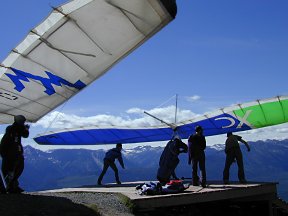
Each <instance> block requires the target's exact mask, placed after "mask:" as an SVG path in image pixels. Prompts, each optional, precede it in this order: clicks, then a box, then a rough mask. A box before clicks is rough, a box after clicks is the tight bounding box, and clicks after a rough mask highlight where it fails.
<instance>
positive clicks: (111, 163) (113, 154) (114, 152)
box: [97, 143, 125, 185]
mask: <svg viewBox="0 0 288 216" xmlns="http://www.w3.org/2000/svg"><path fill="white" fill-rule="evenodd" d="M121 151H122V143H117V144H116V148H113V149H110V150H109V151H107V152H106V154H105V157H104V164H103V170H102V172H101V174H100V176H99V178H98V181H97V183H98V185H102V179H103V176H104V175H105V173H106V171H107V169H108V168H109V167H111V168H112V169H113V171H114V173H115V179H116V182H117V184H121V181H120V180H119V173H118V169H117V166H116V164H115V159H118V161H119V163H120V165H121V166H122V168H123V169H125V166H124V163H123V158H122V153H121Z"/></svg>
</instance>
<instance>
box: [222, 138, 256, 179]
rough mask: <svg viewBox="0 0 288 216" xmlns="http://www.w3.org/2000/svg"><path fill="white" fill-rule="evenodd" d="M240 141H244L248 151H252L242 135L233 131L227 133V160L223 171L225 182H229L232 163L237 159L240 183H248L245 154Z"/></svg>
mask: <svg viewBox="0 0 288 216" xmlns="http://www.w3.org/2000/svg"><path fill="white" fill-rule="evenodd" d="M238 141H240V142H242V143H244V144H245V146H246V147H247V150H248V152H249V151H250V147H249V145H248V143H247V142H246V141H245V140H243V139H242V137H241V136H238V135H233V134H232V132H228V133H227V139H226V142H225V153H226V161H225V167H224V171H223V182H224V184H229V170H230V166H231V164H232V163H233V162H234V161H235V159H236V162H237V165H238V179H239V181H240V183H244V184H245V183H247V181H246V178H245V174H244V165H243V156H242V152H241V149H240V145H239V142H238Z"/></svg>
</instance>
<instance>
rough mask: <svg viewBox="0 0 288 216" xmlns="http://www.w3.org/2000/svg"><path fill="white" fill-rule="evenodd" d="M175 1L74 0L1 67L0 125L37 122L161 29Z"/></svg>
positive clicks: (172, 12)
mask: <svg viewBox="0 0 288 216" xmlns="http://www.w3.org/2000/svg"><path fill="white" fill-rule="evenodd" d="M176 11H177V8H176V0H71V1H69V2H68V3H67V4H64V5H62V6H60V7H58V8H54V10H53V11H52V13H51V14H50V15H49V16H48V17H47V18H46V19H45V20H44V21H43V22H42V23H41V24H40V25H38V26H37V27H36V28H34V29H33V30H31V31H30V33H29V34H28V35H27V36H26V38H25V39H24V40H23V41H22V42H21V43H20V44H19V45H18V46H17V47H16V48H15V49H13V50H12V52H11V53H10V54H9V55H8V57H7V58H6V59H5V60H4V61H3V62H2V64H1V65H0V124H7V123H12V122H13V116H15V115H24V116H25V117H26V119H27V120H28V121H30V122H36V121H37V120H38V119H40V118H41V117H43V116H44V115H45V114H47V113H48V112H50V111H51V110H53V109H54V108H56V107H57V106H59V105H60V104H62V103H64V102H65V101H66V100H68V99H69V98H71V97H72V96H73V95H75V94H76V93H78V92H79V91H81V90H82V89H83V88H85V87H86V86H87V85H89V84H90V83H91V82H93V81H94V80H96V79H98V78H99V77H100V76H101V75H103V74H104V73H105V72H107V71H108V70H109V69H110V68H111V67H112V66H113V65H115V64H116V63H117V62H119V61H120V60H121V59H123V58H124V57H125V56H127V55H128V54H129V53H131V52H132V51H133V50H134V49H136V48H137V47H139V46H140V45H141V44H143V43H144V42H145V41H146V40H148V39H149V38H150V37H151V36H153V35H154V34H155V33H157V32H158V31H159V30H161V29H162V28H163V27H164V26H166V25H167V24H168V23H169V22H170V21H172V20H173V19H174V18H175V16H176Z"/></svg>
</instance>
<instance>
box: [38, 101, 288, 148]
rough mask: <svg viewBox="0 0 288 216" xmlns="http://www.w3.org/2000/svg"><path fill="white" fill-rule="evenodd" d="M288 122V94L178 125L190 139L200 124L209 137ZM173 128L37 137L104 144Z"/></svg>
mask: <svg viewBox="0 0 288 216" xmlns="http://www.w3.org/2000/svg"><path fill="white" fill-rule="evenodd" d="M285 122H288V96H277V97H274V98H269V99H264V100H257V101H254V102H249V103H244V104H238V105H235V106H232V107H227V108H223V109H220V110H217V111H215V112H212V113H209V114H206V115H203V116H201V117H198V118H195V119H191V120H188V121H183V122H180V123H178V124H177V128H176V129H177V132H178V134H179V135H180V137H181V138H182V139H187V138H188V137H189V135H190V134H191V133H193V132H194V129H195V127H196V126H197V125H200V126H202V127H203V128H204V135H205V136H213V135H218V134H224V133H227V132H238V131H245V130H251V129H257V128H261V127H267V126H272V125H277V124H282V123H285ZM172 135H173V129H172V128H171V127H168V126H165V125H161V126H159V127H149V128H128V127H126V128H123V127H122V128H121V127H106V128H100V127H94V128H91V127H90V128H88V127H87V128H78V129H67V130H65V131H58V132H50V133H46V134H43V135H39V136H37V137H35V138H34V140H35V141H36V142H37V143H38V144H44V145H101V144H115V143H119V142H120V143H124V144H125V143H140V142H154V141H164V140H170V139H171V137H172Z"/></svg>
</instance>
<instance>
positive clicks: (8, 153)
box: [0, 115, 29, 193]
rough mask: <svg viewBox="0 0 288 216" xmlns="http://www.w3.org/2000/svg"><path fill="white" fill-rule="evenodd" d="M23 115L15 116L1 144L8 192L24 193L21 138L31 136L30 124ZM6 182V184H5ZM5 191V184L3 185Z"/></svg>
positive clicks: (0, 148)
mask: <svg viewBox="0 0 288 216" xmlns="http://www.w3.org/2000/svg"><path fill="white" fill-rule="evenodd" d="M25 121H26V118H25V117H24V116H23V115H17V116H15V117H14V123H13V124H12V125H9V126H8V127H7V128H6V131H5V134H4V136H3V137H2V140H1V144H0V155H1V157H2V173H3V176H2V177H4V178H5V183H6V186H7V188H6V191H7V192H8V193H22V192H23V191H24V190H23V189H22V188H20V187H19V182H18V178H19V177H20V176H21V174H22V172H23V170H24V152H23V146H22V142H21V138H22V137H24V138H27V137H28V136H29V125H27V124H25ZM5 183H4V184H5ZM1 190H2V192H3V186H2V189H1Z"/></svg>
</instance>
